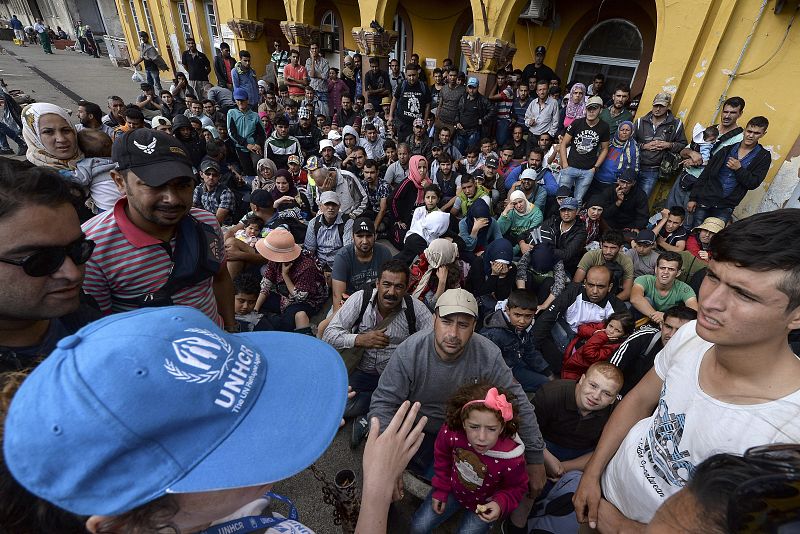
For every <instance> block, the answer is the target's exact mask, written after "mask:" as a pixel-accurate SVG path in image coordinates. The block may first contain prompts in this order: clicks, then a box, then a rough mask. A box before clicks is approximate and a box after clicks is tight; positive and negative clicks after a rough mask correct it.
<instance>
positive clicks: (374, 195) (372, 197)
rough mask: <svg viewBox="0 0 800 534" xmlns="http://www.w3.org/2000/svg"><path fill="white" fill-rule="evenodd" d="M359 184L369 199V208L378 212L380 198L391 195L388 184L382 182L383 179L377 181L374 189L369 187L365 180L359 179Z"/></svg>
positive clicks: (379, 209)
mask: <svg viewBox="0 0 800 534" xmlns="http://www.w3.org/2000/svg"><path fill="white" fill-rule="evenodd" d="M361 185H363V186H364V191H366V192H367V198H368V199H369V209H371V210H372V211H374V212H375V213H378V212H379V211H381V199H382V198H389V197H390V196H392V190H391V189H389V185H388V184H387V183H386V182H384V181H383V180H379V181H378V187H376V188H375V189H370V187H369V184H368V183H367V182H366V180H361Z"/></svg>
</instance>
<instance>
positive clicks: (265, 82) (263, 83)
mask: <svg viewBox="0 0 800 534" xmlns="http://www.w3.org/2000/svg"><path fill="white" fill-rule="evenodd" d="M258 86H259V87H263V88H264V89H269V86H268V85H267V80H258Z"/></svg>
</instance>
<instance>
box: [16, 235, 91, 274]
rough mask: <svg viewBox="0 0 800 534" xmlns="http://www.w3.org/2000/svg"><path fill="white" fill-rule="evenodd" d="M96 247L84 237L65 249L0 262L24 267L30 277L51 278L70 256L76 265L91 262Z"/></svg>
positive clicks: (49, 250)
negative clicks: (90, 258)
mask: <svg viewBox="0 0 800 534" xmlns="http://www.w3.org/2000/svg"><path fill="white" fill-rule="evenodd" d="M94 245H95V244H94V241H92V240H91V239H86V236H85V235H82V236H81V237H80V239H78V240H77V241H73V242H72V243H70V244H69V245H67V246H65V247H47V248H42V249H40V250H37V251H36V252H34V253H33V254H31V255H29V256H25V257H24V258H22V259H18V260H12V259H8V258H0V262H2V263H9V264H11V265H16V266H18V267H22V270H23V271H24V272H25V274H27V275H28V276H34V277H39V276H49V275H51V274H53V273H54V272H56V271H58V270H59V269H60V268H61V266H62V265H64V260H66V259H67V257H68V256H69V259H71V260H72V261H73V262H74V263H75V265H83V264H84V263H86V262H87V261H89V257H90V256H91V255H92V251H93V250H94Z"/></svg>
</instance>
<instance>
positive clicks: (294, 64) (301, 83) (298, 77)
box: [283, 50, 308, 104]
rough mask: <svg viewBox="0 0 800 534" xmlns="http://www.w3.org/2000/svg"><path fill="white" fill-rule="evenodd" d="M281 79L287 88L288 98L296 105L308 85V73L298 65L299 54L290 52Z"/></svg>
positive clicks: (295, 51) (301, 99)
mask: <svg viewBox="0 0 800 534" xmlns="http://www.w3.org/2000/svg"><path fill="white" fill-rule="evenodd" d="M283 79H284V81H285V82H286V85H287V86H288V87H289V98H291V99H292V100H294V101H295V102H297V103H298V104H299V103H300V102H302V101H303V97H304V96H305V88H306V85H308V71H307V70H306V68H305V67H304V66H302V65H301V64H300V53H299V52H298V51H297V50H292V53H291V55H290V56H289V64H288V65H286V66H285V67H283Z"/></svg>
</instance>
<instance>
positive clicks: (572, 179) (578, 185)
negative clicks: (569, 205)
mask: <svg viewBox="0 0 800 534" xmlns="http://www.w3.org/2000/svg"><path fill="white" fill-rule="evenodd" d="M592 178H594V169H576V168H575V167H567V168H566V169H561V175H560V176H559V178H558V185H565V186H567V187H569V188H574V189H575V192H574V193H572V196H573V197H574V198H575V200H577V201H578V205H580V204H581V203H582V202H583V195H585V194H586V190H587V189H589V186H590V185H591V184H592Z"/></svg>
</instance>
